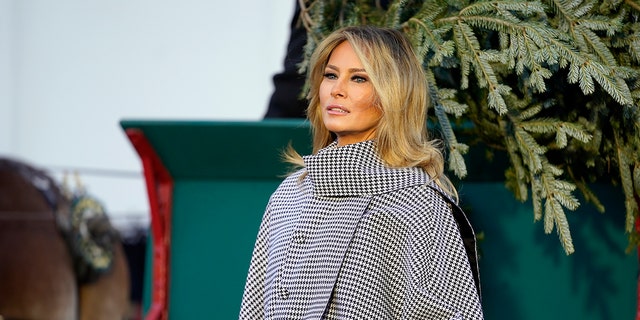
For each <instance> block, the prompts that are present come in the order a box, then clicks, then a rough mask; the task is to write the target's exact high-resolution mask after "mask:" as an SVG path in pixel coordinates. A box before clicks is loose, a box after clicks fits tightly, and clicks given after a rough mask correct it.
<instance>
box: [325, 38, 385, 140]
mask: <svg viewBox="0 0 640 320" xmlns="http://www.w3.org/2000/svg"><path fill="white" fill-rule="evenodd" d="M319 96H320V109H321V110H320V111H321V113H322V121H323V122H324V125H325V126H326V127H327V130H329V131H331V132H333V133H334V134H336V136H337V138H338V145H339V146H343V145H346V144H351V143H357V142H361V141H365V140H368V139H371V138H372V137H373V134H374V132H375V130H376V126H377V124H378V120H380V118H381V116H382V112H381V111H380V110H379V109H378V108H377V107H376V106H375V100H376V95H375V92H374V89H373V85H372V84H371V82H370V81H369V76H368V75H367V72H366V71H365V70H364V67H363V66H362V63H361V62H360V59H358V56H357V55H356V53H355V51H353V48H352V47H351V44H349V42H347V41H344V42H342V43H341V44H339V45H338V46H337V47H335V49H333V51H332V53H331V56H330V57H329V61H328V63H327V67H326V68H325V70H324V78H323V79H322V82H321V83H320V92H319Z"/></svg>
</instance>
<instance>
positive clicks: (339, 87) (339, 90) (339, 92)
mask: <svg viewBox="0 0 640 320" xmlns="http://www.w3.org/2000/svg"><path fill="white" fill-rule="evenodd" d="M331 95H332V96H333V97H342V98H344V97H346V96H347V94H346V89H345V86H344V83H342V81H341V80H340V79H338V80H337V81H336V82H334V83H333V87H332V88H331Z"/></svg>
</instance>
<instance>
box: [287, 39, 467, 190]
mask: <svg viewBox="0 0 640 320" xmlns="http://www.w3.org/2000/svg"><path fill="white" fill-rule="evenodd" d="M344 41H347V42H349V44H351V46H352V47H353V49H354V51H355V53H356V55H357V56H358V58H359V59H360V61H361V63H362V65H363V67H364V69H365V70H366V71H367V75H368V76H369V78H370V81H371V83H372V85H373V88H374V91H375V92H376V98H377V100H376V102H377V105H378V108H380V110H381V111H382V117H381V119H380V121H379V122H378V125H377V128H376V131H375V133H374V135H375V136H374V139H375V140H376V147H377V152H378V154H379V156H380V158H381V159H382V161H383V162H384V163H385V164H386V165H388V166H389V167H420V168H422V169H423V170H424V171H425V172H426V173H427V174H428V175H429V176H430V177H431V178H432V179H434V180H435V182H436V183H437V184H438V185H439V186H440V187H441V188H442V189H444V191H446V192H447V193H449V194H450V195H451V196H452V197H453V198H455V199H457V192H456V190H455V187H454V186H453V184H452V183H451V182H450V181H449V179H448V178H447V177H446V176H445V175H444V158H443V155H442V152H441V151H440V148H439V147H440V145H439V142H438V141H436V140H430V139H429V137H428V135H427V126H426V119H427V109H428V106H429V88H428V84H427V81H426V77H425V74H424V70H423V69H422V65H421V63H420V61H419V60H418V58H417V56H416V54H415V52H414V50H413V48H412V46H411V43H410V42H409V40H408V39H407V38H406V37H405V36H404V35H403V34H402V33H401V32H400V31H398V30H394V29H389V28H380V27H373V26H352V27H345V28H342V29H339V30H336V31H334V32H333V33H331V34H330V35H329V36H328V37H327V38H325V39H324V40H323V41H322V42H321V43H320V44H319V45H318V47H317V48H316V50H315V51H314V53H313V55H312V56H311V59H310V64H309V65H310V69H309V72H308V79H309V93H308V95H307V99H308V100H309V105H308V107H307V118H308V119H309V122H310V124H311V130H312V136H313V154H315V153H317V152H318V150H320V149H322V148H324V147H326V146H328V145H329V144H331V143H332V142H333V141H334V140H335V136H334V135H333V133H331V132H330V131H329V130H327V128H326V127H325V126H324V123H323V120H322V109H321V106H320V97H319V91H320V90H319V89H320V84H321V82H322V80H323V76H324V72H325V67H326V65H327V62H328V61H329V58H330V56H331V53H332V52H333V50H334V49H335V48H336V47H337V46H338V45H339V44H341V43H342V42H344ZM285 160H286V161H288V162H290V163H292V164H295V165H297V166H304V162H303V161H302V158H301V157H300V155H299V154H297V153H296V152H295V150H293V149H289V150H288V151H287V153H286V154H285Z"/></svg>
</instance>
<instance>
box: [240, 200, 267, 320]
mask: <svg viewBox="0 0 640 320" xmlns="http://www.w3.org/2000/svg"><path fill="white" fill-rule="evenodd" d="M269 208H270V206H267V210H266V211H265V214H264V216H263V217H262V222H261V223H260V229H259V230H258V236H257V239H256V242H255V246H254V248H253V255H252V256H251V264H250V265H249V272H248V275H247V281H246V283H245V287H244V294H243V295H242V304H241V306H240V317H239V319H241V320H242V319H251V320H258V319H264V315H265V310H264V308H265V280H266V279H265V278H266V273H267V258H268V235H269V220H270V216H271V215H270V209H269Z"/></svg>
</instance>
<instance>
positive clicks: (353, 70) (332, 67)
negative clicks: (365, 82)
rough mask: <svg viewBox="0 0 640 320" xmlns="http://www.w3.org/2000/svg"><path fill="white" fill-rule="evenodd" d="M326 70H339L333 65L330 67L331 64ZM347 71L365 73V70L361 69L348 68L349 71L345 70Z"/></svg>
mask: <svg viewBox="0 0 640 320" xmlns="http://www.w3.org/2000/svg"><path fill="white" fill-rule="evenodd" d="M327 68H329V69H332V70H335V71H340V68H338V67H336V66H334V65H331V64H328V65H327ZM347 71H349V73H356V72H367V70H365V69H362V68H349V69H347Z"/></svg>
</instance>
